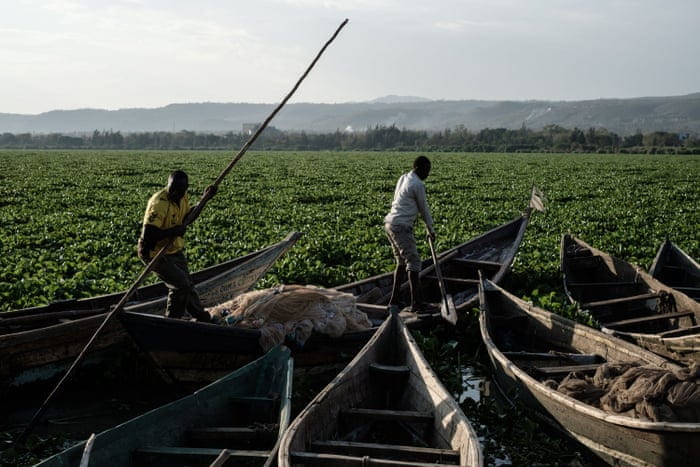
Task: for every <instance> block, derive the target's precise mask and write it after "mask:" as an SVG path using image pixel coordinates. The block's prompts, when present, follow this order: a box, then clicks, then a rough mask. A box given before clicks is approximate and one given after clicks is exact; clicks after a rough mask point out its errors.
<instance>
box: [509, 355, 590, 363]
mask: <svg viewBox="0 0 700 467" xmlns="http://www.w3.org/2000/svg"><path fill="white" fill-rule="evenodd" d="M503 355H504V356H506V357H507V358H508V359H509V360H517V361H527V360H564V359H566V360H572V361H575V362H577V363H580V364H590V363H596V362H598V361H601V360H603V357H601V356H600V355H597V354H582V353H563V352H556V353H544V352H503Z"/></svg>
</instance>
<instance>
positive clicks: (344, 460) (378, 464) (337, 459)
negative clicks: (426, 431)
mask: <svg viewBox="0 0 700 467" xmlns="http://www.w3.org/2000/svg"><path fill="white" fill-rule="evenodd" d="M290 457H291V460H292V461H293V462H300V463H302V464H304V465H312V466H324V467H336V466H338V467H340V466H353V465H357V466H365V465H371V466H373V467H441V466H447V465H454V464H437V463H433V462H411V461H399V460H390V459H377V458H374V457H370V456H343V455H339V454H321V453H315V452H303V451H292V452H290Z"/></svg>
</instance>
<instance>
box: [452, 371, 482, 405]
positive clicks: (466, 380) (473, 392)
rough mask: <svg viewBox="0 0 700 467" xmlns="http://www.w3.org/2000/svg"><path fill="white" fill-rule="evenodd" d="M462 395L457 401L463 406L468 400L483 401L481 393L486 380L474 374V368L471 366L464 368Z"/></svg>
mask: <svg viewBox="0 0 700 467" xmlns="http://www.w3.org/2000/svg"><path fill="white" fill-rule="evenodd" d="M461 373H462V393H461V394H460V395H459V397H458V398H457V401H458V402H459V403H460V404H462V403H463V402H464V400H465V399H466V398H469V399H471V400H473V401H474V402H480V401H481V392H482V388H483V386H484V378H482V377H480V376H477V375H475V374H474V368H472V367H470V366H462V368H461Z"/></svg>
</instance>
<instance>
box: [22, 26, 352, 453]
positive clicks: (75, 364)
mask: <svg viewBox="0 0 700 467" xmlns="http://www.w3.org/2000/svg"><path fill="white" fill-rule="evenodd" d="M347 23H348V20H347V19H345V21H343V22H342V23H341V24H340V26H338V28H337V29H336V30H335V33H333V35H332V36H331V38H330V39H328V41H326V43H325V44H324V45H323V47H321V50H320V51H319V52H318V53H317V54H316V57H314V59H313V60H312V62H311V64H310V65H309V66H308V67H307V68H306V70H305V71H304V73H303V74H302V75H301V77H300V78H299V79H298V80H297V82H296V84H295V85H294V87H292V90H291V91H289V93H287V95H286V96H285V97H284V99H282V101H281V102H280V103H279V104H278V105H277V107H275V109H274V110H273V111H272V113H270V115H268V117H267V118H266V119H265V120H264V121H263V123H262V124H261V125H260V127H259V128H258V129H257V131H256V132H255V133H253V135H252V136H251V137H250V138H249V139H248V141H247V142H246V143H245V144H244V145H243V147H242V148H241V149H240V151H238V154H236V157H234V158H233V160H232V161H231V162H230V163H229V164H228V166H226V168H225V169H224V170H223V171H222V172H221V174H220V175H219V176H218V177H217V178H216V180H214V183H213V185H215V186H216V187H218V185H219V183H221V181H222V180H223V179H224V177H226V175H227V174H228V173H229V172H230V171H231V169H232V168H233V166H234V165H236V163H237V162H238V161H239V160H240V159H241V158H242V157H243V155H244V154H245V153H246V151H248V148H249V147H250V146H251V145H252V144H253V143H254V142H255V140H256V139H257V138H258V136H260V134H261V133H262V132H263V130H264V129H265V128H267V125H268V124H269V123H270V121H271V120H272V119H273V118H274V117H275V115H277V113H278V112H279V111H280V110H281V109H282V107H284V105H285V104H286V103H287V101H288V100H289V99H290V98H291V97H292V95H293V94H294V93H295V92H296V90H297V89H298V88H299V86H300V85H301V83H302V81H304V79H305V78H306V76H307V75H308V74H309V72H310V71H311V69H312V68H313V67H314V65H316V62H317V61H318V59H319V58H321V55H322V54H323V52H324V51H325V50H326V48H328V46H329V45H330V44H331V42H333V41H334V40H335V38H336V37H337V36H338V33H340V30H341V29H343V27H345V25H346V24H347ZM212 196H214V194H213V193H212V192H210V191H208V190H207V191H205V195H204V196H202V199H201V200H200V201H199V203H198V204H197V205H196V206H195V207H193V208H192V211H190V213H189V214H188V215H187V217H186V218H185V222H184V225H185V226H187V225H189V224H190V223H191V222H193V221H194V220H195V219H196V218H197V217H198V216H199V214H200V213H201V212H202V210H203V209H204V206H205V205H206V204H207V202H208V201H209V199H210V198H211V197H212ZM173 240H174V239H173V238H171V239H170V240H169V241H168V242H167V243H166V244H165V245H164V246H163V247H162V248H161V249H160V250H159V251H158V253H156V255H155V256H154V257H153V258H152V259H151V262H150V263H148V264H147V265H146V268H145V269H144V270H143V271H142V272H141V274H140V275H139V277H138V278H137V279H136V281H135V282H134V283H133V284H132V286H131V288H130V289H129V290H128V291H127V292H126V294H124V296H123V297H122V299H121V300H120V301H119V303H117V305H116V306H115V307H114V308H113V309H112V310H111V311H110V312H109V313H107V316H106V317H105V319H104V321H102V324H101V325H100V327H99V328H97V330H96V331H95V333H94V334H93V335H92V337H91V338H90V340H89V341H88V343H87V344H85V347H83V350H82V351H81V352H80V354H79V355H78V356H77V357H76V358H75V360H74V361H73V364H72V365H71V366H70V367H69V368H68V370H67V371H66V373H65V374H64V375H63V377H62V378H61V380H60V381H59V382H58V384H57V385H56V386H55V387H54V388H53V390H52V391H51V393H50V394H49V395H48V397H47V398H46V400H45V401H44V403H43V404H42V405H41V407H39V410H37V412H36V413H35V414H34V417H32V419H31V420H30V421H29V424H28V425H27V427H26V428H25V429H24V431H23V432H22V433H20V435H19V436H18V437H17V439H15V442H14V444H15V445H21V444H23V443H24V440H25V439H26V438H27V436H28V435H29V433H31V431H32V430H33V429H34V426H35V425H36V423H37V422H38V421H39V420H40V419H41V417H42V416H43V414H44V412H46V409H47V408H48V406H49V403H50V402H51V401H52V400H53V398H54V397H55V396H56V395H57V394H58V393H59V391H60V390H61V389H62V388H63V387H64V385H65V383H66V381H68V379H69V378H70V376H71V375H72V373H73V371H74V370H75V368H77V367H78V365H79V364H80V363H81V362H82V360H83V359H84V357H85V355H86V354H87V352H88V350H89V349H91V348H92V346H93V343H94V342H96V340H97V336H98V335H100V334H101V333H102V330H103V329H104V328H105V327H106V326H107V324H108V323H109V322H110V321H111V320H112V318H113V317H114V316H116V315H117V314H118V313H119V312H121V311H122V308H124V304H125V303H126V301H127V300H128V299H129V298H130V297H131V295H132V294H133V293H134V292H135V291H136V288H137V287H138V286H139V284H141V282H143V280H144V279H145V277H146V276H147V275H148V273H149V272H151V270H152V269H153V267H154V265H155V264H156V263H157V262H158V261H159V260H160V258H161V257H162V256H163V255H164V254H165V251H166V250H167V249H168V248H169V247H170V245H171V244H172V242H173Z"/></svg>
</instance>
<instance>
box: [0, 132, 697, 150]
mask: <svg viewBox="0 0 700 467" xmlns="http://www.w3.org/2000/svg"><path fill="white" fill-rule="evenodd" d="M249 138H250V136H249V133H246V132H227V133H221V134H216V133H197V132H194V131H178V132H165V131H154V132H139V133H124V134H122V133H121V132H120V131H111V130H107V131H98V130H95V131H94V132H93V133H92V134H87V135H66V134H59V133H49V134H31V133H21V134H13V133H2V134H0V148H4V149H152V150H156V149H159V150H173V149H175V150H178V149H179V150H182V149H188V150H235V149H239V148H240V147H241V146H243V144H245V143H246V141H247V140H248V139H249ZM253 149H258V150H278V151H282V150H297V151H316V150H330V151H427V152H431V151H452V152H570V153H577V152H585V153H661V154H700V138H698V136H696V135H689V134H678V133H671V132H666V131H655V132H652V133H646V134H642V133H641V132H639V133H637V134H634V135H629V136H620V135H617V134H616V133H614V132H611V131H608V130H605V129H599V128H589V129H587V130H582V129H579V128H574V129H567V128H563V127H560V126H558V125H549V126H546V127H544V128H543V129H541V130H532V129H529V128H526V127H524V126H523V127H522V128H520V129H517V130H509V129H506V128H493V129H490V128H486V129H483V130H478V131H472V130H469V129H468V128H465V127H463V126H459V127H456V128H451V129H445V130H443V131H424V130H408V129H399V128H397V127H396V126H394V125H391V126H380V125H377V126H375V127H374V128H368V129H366V130H364V131H352V132H350V131H340V130H337V131H335V132H333V133H308V132H304V131H298V132H297V131H294V132H290V131H280V130H277V129H275V128H273V127H269V128H267V129H266V130H265V131H264V132H263V133H262V134H261V135H260V137H259V138H258V140H257V141H256V143H255V144H254V145H253Z"/></svg>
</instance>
